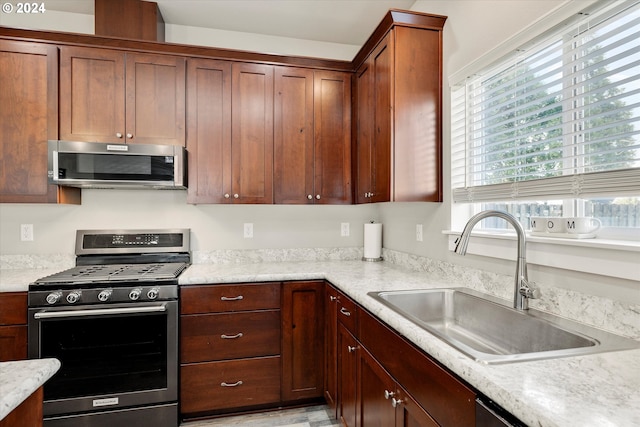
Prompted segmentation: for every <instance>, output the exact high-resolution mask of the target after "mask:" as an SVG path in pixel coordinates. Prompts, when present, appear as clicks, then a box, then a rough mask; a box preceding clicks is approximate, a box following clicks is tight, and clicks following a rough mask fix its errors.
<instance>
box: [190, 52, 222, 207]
mask: <svg viewBox="0 0 640 427" xmlns="http://www.w3.org/2000/svg"><path fill="white" fill-rule="evenodd" d="M187 156H188V160H187V164H188V170H189V188H188V191H187V202H189V203H227V202H229V201H230V198H229V197H227V198H225V194H226V195H227V196H229V195H230V194H232V191H231V62H228V61H214V60H210V59H188V60H187Z"/></svg>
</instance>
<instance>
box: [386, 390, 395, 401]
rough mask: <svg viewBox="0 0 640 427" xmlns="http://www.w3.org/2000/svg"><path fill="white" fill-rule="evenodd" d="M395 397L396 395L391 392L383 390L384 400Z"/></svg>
mask: <svg viewBox="0 0 640 427" xmlns="http://www.w3.org/2000/svg"><path fill="white" fill-rule="evenodd" d="M395 395H396V394H395V393H394V392H392V391H389V390H385V391H384V398H385V399H387V400H389V398H391V397H393V396H395Z"/></svg>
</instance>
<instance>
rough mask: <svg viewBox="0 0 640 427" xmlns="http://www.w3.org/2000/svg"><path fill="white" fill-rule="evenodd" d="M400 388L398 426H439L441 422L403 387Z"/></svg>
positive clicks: (397, 414) (397, 413)
mask: <svg viewBox="0 0 640 427" xmlns="http://www.w3.org/2000/svg"><path fill="white" fill-rule="evenodd" d="M396 387H397V389H398V398H397V400H398V402H397V404H396V427H439V424H438V423H437V422H435V421H434V419H433V418H431V416H430V415H429V413H428V412H427V411H425V410H424V409H423V408H422V407H421V406H420V405H418V403H417V402H416V401H415V400H414V399H413V397H412V396H411V395H410V394H409V393H407V392H406V390H404V389H403V388H402V387H399V386H398V385H397V384H396Z"/></svg>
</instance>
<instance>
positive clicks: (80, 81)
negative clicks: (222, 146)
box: [60, 46, 186, 145]
mask: <svg viewBox="0 0 640 427" xmlns="http://www.w3.org/2000/svg"><path fill="white" fill-rule="evenodd" d="M185 62H186V61H185V59H184V58H182V57H177V56H170V55H153V54H144V53H137V52H136V53H134V52H126V53H124V52H121V51H115V50H109V49H97V48H84V47H72V46H62V47H60V139H63V140H70V141H89V142H92V141H95V142H111V143H120V144H125V143H127V144H129V143H143V144H144V143H148V144H168V145H184V144H185V120H186V117H185V67H186V65H185Z"/></svg>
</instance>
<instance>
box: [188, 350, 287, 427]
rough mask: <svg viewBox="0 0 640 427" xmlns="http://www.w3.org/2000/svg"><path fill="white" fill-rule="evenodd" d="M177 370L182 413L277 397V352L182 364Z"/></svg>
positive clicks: (270, 399)
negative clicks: (246, 357) (178, 372)
mask: <svg viewBox="0 0 640 427" xmlns="http://www.w3.org/2000/svg"><path fill="white" fill-rule="evenodd" d="M180 373H181V375H182V379H181V382H180V383H181V385H180V404H181V408H180V412H181V413H182V414H189V415H193V414H198V413H202V414H206V413H207V412H213V411H216V410H222V409H229V408H241V407H248V406H255V405H264V404H268V403H275V402H279V401H280V356H273V357H262V358H253V359H240V360H229V361H222V362H208V363H197V364H190V365H183V366H182V367H181V369H180Z"/></svg>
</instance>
